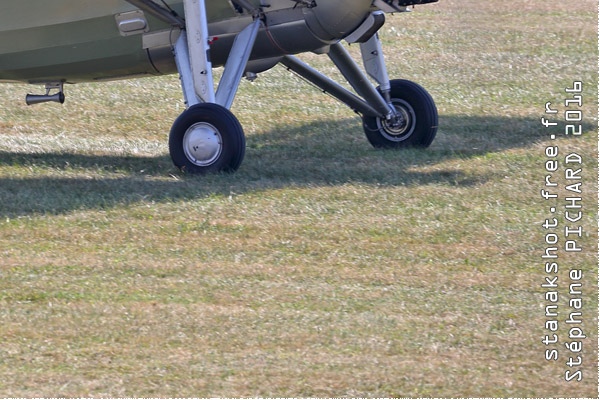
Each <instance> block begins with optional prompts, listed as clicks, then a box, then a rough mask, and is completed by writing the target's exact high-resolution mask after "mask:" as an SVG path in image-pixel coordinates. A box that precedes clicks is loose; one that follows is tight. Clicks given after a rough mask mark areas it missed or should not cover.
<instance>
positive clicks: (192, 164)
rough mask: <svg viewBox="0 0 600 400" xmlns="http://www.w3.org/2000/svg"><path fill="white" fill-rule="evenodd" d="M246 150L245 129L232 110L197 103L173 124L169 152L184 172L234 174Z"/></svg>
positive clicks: (174, 162)
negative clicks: (222, 172)
mask: <svg viewBox="0 0 600 400" xmlns="http://www.w3.org/2000/svg"><path fill="white" fill-rule="evenodd" d="M245 151H246V139H245V136H244V130H243V129H242V126H241V125H240V123H239V121H238V120H237V118H236V117H235V116H234V115H233V114H232V113H231V111H229V110H228V109H226V108H224V107H222V106H220V105H218V104H213V103H202V104H196V105H194V106H192V107H190V108H188V109H187V110H185V111H184V112H183V113H182V114H181V115H180V116H179V117H178V118H177V119H176V120H175V123H173V127H172V128H171V133H170V135H169V152H170V154H171V159H172V160H173V164H175V166H176V167H177V168H179V169H181V170H182V171H184V172H189V173H193V174H194V173H195V174H198V173H199V174H203V173H209V172H219V171H225V172H232V171H235V170H237V169H238V168H239V166H240V165H241V163H242V160H243V159H244V154H245Z"/></svg>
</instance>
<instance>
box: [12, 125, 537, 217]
mask: <svg viewBox="0 0 600 400" xmlns="http://www.w3.org/2000/svg"><path fill="white" fill-rule="evenodd" d="M544 138H545V137H544V131H543V130H542V128H540V125H539V124H538V123H537V120H532V119H515V118H502V117H491V118H488V117H464V116H445V117H440V132H439V133H438V138H437V139H436V141H434V144H433V145H432V147H431V148H429V149H409V150H402V151H382V150H375V149H373V148H372V147H371V146H370V145H369V143H368V142H367V141H366V139H365V138H364V135H363V133H362V128H361V125H360V120H359V119H358V118H353V119H347V120H342V121H319V122H314V123H311V124H307V125H302V126H299V127H285V126H279V127H276V128H275V129H273V131H271V132H268V133H263V134H253V135H250V136H249V137H248V143H247V152H246V158H245V161H244V163H243V164H242V167H241V168H240V170H239V171H238V172H237V173H235V174H217V175H209V176H185V175H182V174H181V173H179V172H178V171H177V170H176V169H175V168H174V167H173V165H172V163H171V160H170V158H169V156H168V155H166V154H165V155H163V156H158V157H134V156H110V155H102V156H95V155H86V154H76V153H65V154H59V153H35V154H26V153H16V152H15V153H11V152H0V165H4V166H17V167H19V168H20V169H22V170H25V171H26V170H29V171H31V175H30V176H28V177H25V178H23V177H18V178H13V177H6V176H5V177H0V204H1V205H0V215H2V216H7V217H14V216H22V215H30V214H46V213H49V214H60V213H65V212H69V211H73V210H79V209H102V208H111V207H114V206H116V205H122V204H133V203H136V202H140V201H156V202H163V201H178V200H191V199H199V198H203V197H208V196H212V195H227V196H228V195H230V194H232V193H233V194H241V193H246V192H256V191H265V190H270V189H279V188H285V187H294V186H296V187H304V186H331V185H341V184H345V183H350V182H352V183H362V184H372V185H382V186H412V185H428V184H438V185H448V186H464V187H471V186H476V185H479V184H481V183H484V182H486V181H488V180H490V179H493V177H492V176H490V175H489V173H488V174H484V173H482V174H476V173H473V172H470V173H466V172H465V171H462V170H460V169H444V168H432V169H429V170H428V171H418V169H419V168H420V167H426V166H435V165H436V164H439V163H441V162H443V161H445V160H449V159H454V158H461V159H468V158H471V157H475V156H479V155H483V154H486V153H490V152H496V151H502V150H505V149H509V148H518V147H524V146H527V145H530V144H531V143H533V142H535V141H538V140H541V139H544ZM20 175H22V174H21V173H20Z"/></svg>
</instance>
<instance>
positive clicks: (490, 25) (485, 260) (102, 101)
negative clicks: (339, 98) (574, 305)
mask: <svg viewBox="0 0 600 400" xmlns="http://www.w3.org/2000/svg"><path fill="white" fill-rule="evenodd" d="M597 13H598V12H597V5H596V2H594V1H591V0H582V1H577V2H563V3H560V4H557V2H549V1H542V0H533V1H531V0H530V1H521V0H512V1H498V0H490V1H485V2H483V1H475V0H441V1H440V2H439V3H437V4H433V5H427V6H422V7H417V9H416V11H415V12H414V13H412V14H410V15H396V16H390V17H389V18H388V23H387V24H386V25H385V26H384V28H383V29H382V31H381V38H382V40H383V42H384V46H385V50H386V56H387V59H388V61H389V69H390V75H392V76H393V77H402V78H406V79H412V80H415V81H417V82H419V83H421V84H422V85H423V86H424V87H425V88H427V89H428V90H429V91H430V92H431V94H432V96H433V97H434V99H435V100H436V103H437V106H438V109H439V113H440V128H439V132H438V137H437V138H436V140H435V141H434V143H433V145H432V146H431V147H430V148H429V149H427V150H408V151H402V152H394V151H377V150H374V149H373V148H371V147H370V145H369V144H368V142H367V140H366V138H365V137H364V134H363V132H362V127H361V123H360V119H359V118H358V117H356V116H354V115H353V113H352V112H351V111H350V110H348V109H347V108H346V107H345V106H343V105H341V104H339V103H337V102H336V101H334V100H333V99H331V98H330V97H328V96H325V95H323V94H321V93H320V92H319V91H317V90H314V89H313V88H311V87H309V86H307V85H305V84H304V83H303V82H302V81H301V80H299V79H298V78H296V77H295V76H293V75H291V74H290V73H289V72H287V71H286V70H285V69H283V68H281V67H277V68H275V69H273V70H271V71H268V72H266V73H264V74H262V75H261V76H260V77H259V79H258V80H257V81H255V82H254V83H250V82H244V83H243V84H242V86H241V88H240V92H239V94H238V97H237V99H236V102H235V104H234V107H233V111H234V112H235V113H236V115H237V116H238V118H239V119H240V121H241V123H242V125H243V126H244V128H245V131H246V134H247V142H248V149H247V153H246V158H245V161H244V163H243V164H242V167H241V168H240V170H239V171H238V172H237V173H235V174H229V175H226V174H225V175H212V176H204V177H197V176H185V175H182V174H181V173H179V172H178V171H177V170H176V169H175V168H174V167H173V166H172V164H171V160H170V158H169V155H168V151H167V133H168V131H169V129H170V126H171V123H172V121H173V120H174V119H175V118H176V117H177V115H178V114H179V113H180V112H181V111H183V104H182V101H181V94H180V89H179V86H178V85H179V81H178V79H177V77H176V76H170V77H160V78H148V79H140V80H131V81H123V82H115V83H109V84H81V85H76V86H69V87H68V88H67V103H66V104H65V105H64V106H59V105H55V104H51V105H43V106H38V107H27V106H25V105H24V104H23V103H24V101H23V98H24V95H25V94H26V93H27V92H29V91H32V90H35V88H32V87H29V86H26V85H0V94H1V97H2V100H1V101H0V377H1V379H0V397H44V396H46V397H47V396H51V397H56V396H58V397H62V396H67V397H88V396H93V397H125V396H127V397H129V396H133V397H149V396H150V397H189V396H193V397H211V396H219V397H249V396H262V397H473V396H475V397H591V398H597V397H598V351H597V349H598V347H597V345H598V335H597V332H598V283H597V276H598V275H597V274H598V269H597V268H598V259H597V243H598V235H597V229H598V222H597V218H598V215H597V210H598V203H597V182H598V168H597V164H598V157H597V154H598V153H597V150H598V145H597V143H598V134H597V124H598V121H597V115H598V101H597V100H598V93H597V87H598V73H597V71H598V64H597V63H598V46H597V44H598V41H597V33H596V27H597ZM351 50H352V51H355V50H356V49H354V48H352V49H351ZM303 58H304V59H305V60H308V61H309V62H310V63H311V64H313V65H315V66H318V67H319V68H321V69H323V70H327V69H328V68H330V67H329V66H328V64H327V58H326V57H325V58H323V57H319V56H316V55H305V56H303ZM574 81H582V82H583V83H584V91H583V99H584V105H583V106H582V107H581V110H582V111H583V115H584V121H583V126H584V131H585V132H584V134H583V135H582V136H580V137H564V135H562V134H561V132H560V130H559V131H553V130H552V129H551V128H548V129H547V128H544V127H543V126H542V125H541V123H540V118H541V117H542V116H543V115H544V107H545V104H546V103H547V102H552V103H553V104H554V105H556V106H557V108H559V109H560V110H561V113H562V112H563V110H564V109H565V107H564V106H561V105H560V103H561V102H563V101H564V100H565V98H567V95H568V94H567V93H566V92H565V88H567V87H571V86H572V84H573V82H574ZM559 116H560V114H559ZM550 133H557V136H559V137H558V138H557V139H556V140H550V138H549V135H550ZM547 146H558V147H559V149H560V156H559V159H564V156H565V155H567V154H569V153H577V154H579V155H581V157H582V159H583V167H582V176H583V179H582V182H583V193H582V198H583V201H582V204H583V219H582V220H581V222H580V223H579V226H582V232H583V233H582V237H581V238H578V239H577V240H578V244H579V245H581V246H582V247H583V251H582V252H580V253H576V254H573V253H571V254H567V253H565V252H561V253H560V258H559V260H560V270H559V272H558V275H559V284H560V285H561V286H560V289H559V290H560V293H561V294H560V296H561V297H560V300H559V304H560V308H559V310H560V317H559V319H560V320H561V323H560V331H559V337H560V343H559V344H558V345H556V346H553V345H549V346H546V345H544V344H543V343H542V339H543V338H544V335H546V334H549V333H550V332H549V331H548V330H546V329H545V326H544V324H545V322H546V320H547V319H548V318H547V317H546V316H545V309H544V307H545V305H547V304H548V302H547V301H546V300H545V298H544V295H545V293H546V292H547V290H545V289H543V288H542V287H541V285H542V284H544V282H545V281H544V278H545V277H546V276H548V274H547V273H545V271H544V263H543V259H542V257H541V256H542V254H543V252H544V249H545V248H546V247H547V245H546V243H545V235H546V233H548V231H547V230H545V229H544V228H543V227H542V224H543V222H544V220H545V219H547V218H550V217H552V214H551V213H550V211H549V207H550V205H551V202H550V201H544V200H543V199H542V198H541V196H540V191H541V189H543V188H544V179H545V176H546V175H547V174H548V173H547V171H546V169H545V163H546V161H547V159H548V157H546V155H545V148H546V147H547ZM564 167H565V166H564V165H562V166H561V170H560V171H563V169H564ZM557 174H558V173H557ZM557 176H558V175H557ZM557 179H558V178H557ZM565 183H566V182H565V181H564V180H563V179H561V180H560V184H561V186H564V185H565ZM563 195H564V193H563ZM561 196H562V195H561ZM553 204H554V203H553ZM556 204H557V207H559V208H561V207H562V208H561V209H564V202H561V201H559V202H557V203H556ZM560 220H561V227H563V226H566V221H565V220H564V219H563V218H561V219H560ZM558 233H559V234H561V231H558ZM561 235H562V236H561V238H562V239H561V240H564V239H565V238H564V235H563V234H561ZM561 243H562V242H561ZM570 268H578V269H581V270H582V271H583V273H584V276H583V279H582V284H583V286H582V287H583V289H582V292H583V298H584V302H583V307H582V309H581V311H582V315H583V317H582V318H583V320H584V323H583V324H582V326H583V329H584V331H585V333H586V335H587V339H585V340H583V341H582V343H583V349H582V351H581V352H580V353H577V354H578V355H580V356H582V360H583V363H582V366H581V367H580V369H581V371H582V378H583V379H582V380H581V381H580V382H574V381H571V382H567V381H566V380H565V371H567V370H571V371H575V370H576V368H575V367H573V368H569V367H567V366H566V365H565V363H566V362H567V361H568V359H569V356H572V355H574V354H573V353H571V352H570V351H569V350H567V349H566V347H565V346H564V343H565V342H567V341H568V328H569V326H568V325H566V324H565V323H564V321H565V320H566V319H567V317H568V310H569V304H568V300H569V297H570V296H569V292H568V286H567V284H568V282H569V275H568V273H569V269H570ZM553 348H557V349H559V359H558V360H556V361H546V360H545V358H544V355H545V350H546V349H553Z"/></svg>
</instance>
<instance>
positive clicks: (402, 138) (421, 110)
mask: <svg viewBox="0 0 600 400" xmlns="http://www.w3.org/2000/svg"><path fill="white" fill-rule="evenodd" d="M390 85H391V100H392V104H393V105H394V106H395V107H396V110H398V112H400V113H401V115H402V116H403V117H404V123H402V124H400V125H398V126H391V125H390V124H389V123H388V122H387V121H386V120H385V119H383V118H379V117H363V128H364V131H365V134H366V136H367V139H368V140H369V143H371V145H373V147H376V148H388V149H400V148H406V147H423V148H425V147H428V146H429V145H430V144H431V142H433V139H434V138H435V135H436V133H437V128H438V112H437V107H436V106H435V102H434V101H433V98H432V97H431V95H430V94H429V93H428V92H427V91H426V90H425V89H423V87H422V86H420V85H418V84H416V83H414V82H411V81H407V80H404V79H395V80H392V81H390Z"/></svg>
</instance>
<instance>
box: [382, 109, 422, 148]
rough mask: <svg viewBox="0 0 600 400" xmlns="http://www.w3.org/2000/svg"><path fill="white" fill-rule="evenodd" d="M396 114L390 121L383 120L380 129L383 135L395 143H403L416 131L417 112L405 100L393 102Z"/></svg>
mask: <svg viewBox="0 0 600 400" xmlns="http://www.w3.org/2000/svg"><path fill="white" fill-rule="evenodd" d="M392 103H393V105H394V109H395V110H396V113H395V114H394V115H393V116H392V117H391V118H388V119H381V120H380V122H379V125H380V128H383V132H382V133H383V135H384V136H386V137H387V138H388V139H390V140H393V141H403V140H405V139H407V138H408V137H409V136H410V135H412V133H413V131H414V129H415V121H416V116H415V111H414V110H413V108H412V107H411V106H410V104H408V103H406V102H405V101H403V100H393V101H392Z"/></svg>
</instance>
